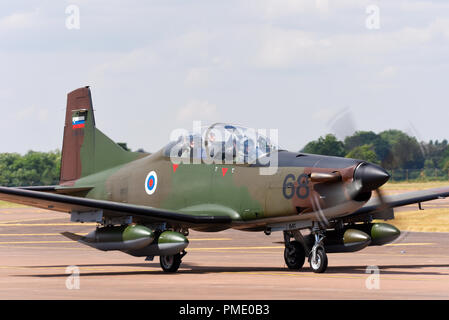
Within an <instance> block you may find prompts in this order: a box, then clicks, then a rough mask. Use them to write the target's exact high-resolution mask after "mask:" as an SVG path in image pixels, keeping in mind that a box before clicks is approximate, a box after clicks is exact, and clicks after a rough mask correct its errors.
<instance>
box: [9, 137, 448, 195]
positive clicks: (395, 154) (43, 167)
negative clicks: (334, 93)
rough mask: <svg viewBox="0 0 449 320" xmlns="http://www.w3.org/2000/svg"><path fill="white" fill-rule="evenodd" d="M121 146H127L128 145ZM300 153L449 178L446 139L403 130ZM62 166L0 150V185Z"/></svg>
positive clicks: (54, 174)
mask: <svg viewBox="0 0 449 320" xmlns="http://www.w3.org/2000/svg"><path fill="white" fill-rule="evenodd" d="M122 147H123V148H124V149H125V148H126V144H124V145H123V146H122ZM300 152H304V153H314V154H321V155H329V156H338V157H347V158H355V159H360V160H365V161H369V162H372V163H376V164H379V165H381V166H382V167H384V168H385V169H387V170H389V171H390V173H392V174H393V178H395V180H405V179H409V178H410V179H416V178H426V177H435V178H440V179H441V178H444V179H447V178H449V177H448V172H449V145H448V142H447V140H446V139H444V140H443V141H438V140H436V141H432V140H431V141H429V142H418V141H417V140H416V138H415V137H412V136H409V135H408V134H406V133H405V132H402V131H400V130H386V131H382V132H380V133H375V132H373V131H357V132H355V133H354V134H353V135H351V136H347V137H346V138H345V139H344V140H342V141H341V140H338V139H337V138H336V137H335V136H334V135H332V134H327V135H325V136H322V137H319V138H318V139H317V140H314V141H311V142H309V143H307V144H306V146H305V147H304V148H303V149H302V150H300ZM60 166H61V152H60V151H59V150H54V151H50V152H35V151H29V152H27V153H26V154H25V155H21V154H18V153H0V186H8V187H12V186H38V185H55V184H58V183H59V174H60V173H59V171H60ZM437 172H438V174H437ZM414 173H416V174H414Z"/></svg>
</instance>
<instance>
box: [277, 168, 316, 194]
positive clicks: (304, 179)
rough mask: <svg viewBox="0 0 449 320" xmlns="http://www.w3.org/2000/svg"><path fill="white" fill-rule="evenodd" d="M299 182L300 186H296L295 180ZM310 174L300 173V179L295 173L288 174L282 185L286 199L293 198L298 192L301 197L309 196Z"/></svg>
mask: <svg viewBox="0 0 449 320" xmlns="http://www.w3.org/2000/svg"><path fill="white" fill-rule="evenodd" d="M295 180H296V182H297V183H298V186H297V187H295V184H294V182H295ZM309 192H310V189H309V176H308V175H307V174H304V173H303V174H300V175H299V176H298V179H295V176H294V175H293V174H291V173H290V174H288V175H287V176H286V177H285V179H284V183H283V185H282V194H283V195H284V197H285V198H286V199H291V198H293V196H294V195H295V193H296V196H297V197H298V198H300V199H305V198H307V197H308V196H309Z"/></svg>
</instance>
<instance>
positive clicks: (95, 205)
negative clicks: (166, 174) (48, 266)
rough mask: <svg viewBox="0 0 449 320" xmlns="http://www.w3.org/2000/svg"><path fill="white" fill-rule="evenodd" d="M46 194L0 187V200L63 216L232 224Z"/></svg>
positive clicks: (224, 218)
mask: <svg viewBox="0 0 449 320" xmlns="http://www.w3.org/2000/svg"><path fill="white" fill-rule="evenodd" d="M46 191H47V192H42V191H35V190H33V188H31V189H30V188H8V187H0V200H4V201H9V202H14V203H20V204H24V205H28V206H33V207H38V208H43V209H47V210H53V211H60V212H66V213H71V212H81V213H82V212H92V211H98V210H103V212H104V214H106V215H111V216H126V215H128V216H135V217H139V218H140V219H143V220H147V221H163V222H176V223H180V224H189V225H198V224H201V225H204V224H229V223H231V218H230V217H229V216H225V215H210V214H207V213H205V214H204V215H201V214H198V213H196V214H189V213H182V212H179V211H175V210H173V211H170V210H165V209H159V208H153V207H148V206H141V205H134V204H128V203H120V202H114V201H105V200H96V199H88V198H82V197H75V196H71V195H66V194H57V193H54V192H52V190H50V188H49V189H48V190H46Z"/></svg>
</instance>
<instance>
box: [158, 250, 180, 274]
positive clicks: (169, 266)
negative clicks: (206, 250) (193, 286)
mask: <svg viewBox="0 0 449 320" xmlns="http://www.w3.org/2000/svg"><path fill="white" fill-rule="evenodd" d="M159 261H160V263H161V268H162V270H164V271H165V272H169V273H173V272H176V271H178V268H179V266H180V265H181V254H180V253H177V254H175V255H172V256H160V257H159Z"/></svg>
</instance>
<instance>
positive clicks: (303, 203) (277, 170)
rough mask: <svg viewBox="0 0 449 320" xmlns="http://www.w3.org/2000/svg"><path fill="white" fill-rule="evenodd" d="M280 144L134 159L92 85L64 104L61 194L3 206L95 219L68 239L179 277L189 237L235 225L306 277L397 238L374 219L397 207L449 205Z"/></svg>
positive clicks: (364, 165)
mask: <svg viewBox="0 0 449 320" xmlns="http://www.w3.org/2000/svg"><path fill="white" fill-rule="evenodd" d="M155 116H156V115H155ZM272 140H273V139H270V138H269V137H268V136H265V135H262V134H259V133H258V132H255V131H254V130H250V129H248V128H244V127H241V126H237V125H232V124H221V123H217V124H213V125H211V126H209V127H206V128H203V127H202V128H201V129H200V130H198V131H197V132H195V130H194V132H193V133H181V134H180V135H179V136H176V135H175V137H174V138H173V139H171V141H170V143H169V144H168V145H167V146H165V147H163V148H162V149H161V150H159V151H157V152H155V153H152V154H149V153H145V152H131V151H127V150H125V149H124V148H122V147H121V146H119V145H118V144H116V143H115V142H113V141H112V140H111V139H109V138H108V137H107V136H106V135H105V134H103V133H102V132H101V131H100V130H99V129H97V128H96V125H95V118H94V109H93V106H92V98H91V92H90V89H89V87H83V88H79V89H77V90H74V91H72V92H70V93H69V94H68V97H67V110H66V116H65V127H64V137H63V147H62V159H61V174H60V183H59V185H55V186H31V187H16V188H13V187H0V199H1V200H6V201H10V202H15V203H20V204H25V205H29V206H34V207H39V208H44V209H48V210H54V211H60V212H66V213H69V214H70V217H71V221H73V222H96V223H98V226H97V228H96V229H95V230H94V231H92V232H91V233H89V234H88V235H86V236H80V235H77V234H74V233H70V232H63V233H62V234H63V235H64V236H66V237H68V238H69V239H72V240H74V241H78V242H80V243H82V244H85V245H88V246H91V247H93V248H96V249H99V250H104V251H108V250H119V251H122V252H125V253H127V254H130V255H132V256H137V257H146V258H147V260H150V261H151V260H153V259H154V257H155V256H160V265H161V267H162V269H163V270H164V271H166V272H176V271H177V270H178V268H179V266H180V263H181V259H182V258H183V256H184V255H185V254H186V251H185V249H186V248H187V246H188V244H189V242H188V239H187V237H188V235H189V229H192V230H197V231H203V232H216V231H221V230H225V229H229V228H233V229H237V230H242V231H263V232H264V233H265V234H266V235H270V234H271V233H272V232H275V231H282V232H283V235H284V243H285V250H284V259H285V263H286V265H287V267H288V268H289V269H300V268H301V267H302V266H303V264H304V262H305V258H306V257H307V258H308V261H309V264H310V267H311V269H312V270H313V271H314V272H317V273H320V272H324V271H325V270H326V268H327V263H328V258H327V254H326V253H332V252H355V251H359V250H362V249H363V248H365V247H367V246H373V245H383V244H386V243H389V242H392V241H393V240H395V239H396V238H397V237H398V236H399V235H400V231H399V230H398V229H397V228H396V227H394V226H392V225H389V224H386V223H383V222H382V223H380V222H377V221H379V220H389V219H393V218H394V212H393V208H394V207H398V206H404V205H408V204H412V203H418V204H419V205H421V202H424V201H429V200H433V199H438V198H441V197H446V196H449V187H446V188H437V189H428V190H423V191H417V192H409V193H404V194H399V195H391V196H384V195H383V194H382V192H381V191H380V190H379V187H381V186H382V185H383V184H384V183H385V182H387V181H388V179H389V178H390V176H389V174H388V173H387V172H386V171H385V170H384V169H383V168H381V167H380V166H378V165H375V164H372V163H369V162H366V161H362V160H356V159H349V158H341V157H329V156H321V155H313V154H304V153H300V152H289V151H286V150H282V149H280V148H279V147H278V146H277V145H276V144H275V143H272V142H271V141H272ZM270 169H271V171H270ZM263 170H266V171H263ZM373 194H375V195H376V196H373V197H372V195H373Z"/></svg>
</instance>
